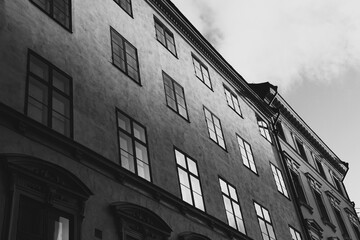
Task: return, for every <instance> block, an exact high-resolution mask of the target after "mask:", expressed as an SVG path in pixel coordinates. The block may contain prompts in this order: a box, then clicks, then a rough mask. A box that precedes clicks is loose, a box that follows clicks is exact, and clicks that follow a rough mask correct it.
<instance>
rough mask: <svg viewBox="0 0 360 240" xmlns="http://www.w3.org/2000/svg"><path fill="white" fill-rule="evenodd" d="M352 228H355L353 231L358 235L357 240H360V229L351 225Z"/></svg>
mask: <svg viewBox="0 0 360 240" xmlns="http://www.w3.org/2000/svg"><path fill="white" fill-rule="evenodd" d="M351 225H352V227H353V230H354V232H355V235H356V239H357V240H360V230H359V227H358V226H356V225H355V224H353V223H351Z"/></svg>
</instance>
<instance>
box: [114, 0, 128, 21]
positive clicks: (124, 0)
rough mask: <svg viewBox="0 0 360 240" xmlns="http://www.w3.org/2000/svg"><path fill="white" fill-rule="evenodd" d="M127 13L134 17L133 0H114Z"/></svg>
mask: <svg viewBox="0 0 360 240" xmlns="http://www.w3.org/2000/svg"><path fill="white" fill-rule="evenodd" d="M114 1H115V2H116V3H117V4H118V5H119V6H120V7H121V8H122V9H123V10H124V11H125V12H126V13H127V14H129V15H130V16H131V17H132V6H131V0H114Z"/></svg>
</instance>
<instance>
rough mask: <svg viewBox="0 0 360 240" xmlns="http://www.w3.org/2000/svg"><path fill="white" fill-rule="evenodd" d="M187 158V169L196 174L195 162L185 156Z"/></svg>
mask: <svg viewBox="0 0 360 240" xmlns="http://www.w3.org/2000/svg"><path fill="white" fill-rule="evenodd" d="M187 160H188V165H189V171H190V172H191V173H193V174H194V175H196V176H197V175H198V171H197V167H196V163H195V162H194V161H193V160H191V159H190V158H187Z"/></svg>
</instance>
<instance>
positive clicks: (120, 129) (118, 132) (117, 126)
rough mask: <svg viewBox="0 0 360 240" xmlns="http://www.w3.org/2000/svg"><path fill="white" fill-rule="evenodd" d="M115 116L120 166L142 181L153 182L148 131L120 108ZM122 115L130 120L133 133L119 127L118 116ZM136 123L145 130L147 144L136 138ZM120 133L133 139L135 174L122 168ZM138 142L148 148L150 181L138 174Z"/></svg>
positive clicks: (116, 109)
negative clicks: (136, 146) (136, 147)
mask: <svg viewBox="0 0 360 240" xmlns="http://www.w3.org/2000/svg"><path fill="white" fill-rule="evenodd" d="M115 113H116V114H115V116H116V132H117V141H118V154H119V166H120V167H121V168H123V169H125V170H127V171H129V172H131V173H132V174H134V175H136V176H138V177H139V178H141V179H144V180H145V181H148V182H152V174H151V160H150V153H149V140H148V136H147V131H146V127H145V126H144V125H143V124H141V123H140V122H138V121H136V120H135V119H134V118H132V117H130V116H129V115H128V114H127V113H125V112H124V111H122V110H120V109H119V108H117V107H116V108H115ZM119 113H120V114H122V115H124V116H125V117H127V118H128V119H129V122H130V128H131V133H128V132H127V131H126V130H124V129H122V128H121V127H119V117H118V114H119ZM134 123H135V124H137V125H138V126H140V127H142V128H143V129H144V134H145V140H146V142H143V141H142V140H140V139H138V138H136V137H135V135H134ZM120 131H121V132H122V133H123V134H125V135H126V136H127V137H129V138H130V139H131V143H132V151H133V164H134V172H132V171H131V170H130V169H127V168H125V167H123V166H122V161H121V147H120ZM136 142H138V143H140V144H141V145H142V146H144V147H145V148H146V152H147V159H148V168H149V179H146V178H144V177H141V176H140V175H139V173H138V167H137V162H138V159H137V157H136V149H135V143H136Z"/></svg>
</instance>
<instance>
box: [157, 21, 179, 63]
mask: <svg viewBox="0 0 360 240" xmlns="http://www.w3.org/2000/svg"><path fill="white" fill-rule="evenodd" d="M154 22H155V31H156V39H157V40H158V41H159V42H160V43H161V44H162V45H163V46H164V47H165V48H166V49H167V50H169V51H170V52H171V53H172V54H173V55H174V56H175V57H176V47H175V40H174V34H173V33H172V32H171V31H170V30H169V29H168V28H167V27H165V25H164V24H163V23H162V22H160V20H159V19H157V18H156V17H155V16H154Z"/></svg>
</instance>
